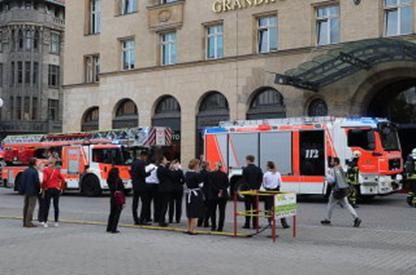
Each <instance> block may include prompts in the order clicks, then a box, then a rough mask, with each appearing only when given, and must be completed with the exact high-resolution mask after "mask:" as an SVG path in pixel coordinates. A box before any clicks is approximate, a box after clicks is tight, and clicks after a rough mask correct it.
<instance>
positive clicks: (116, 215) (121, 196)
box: [107, 167, 126, 234]
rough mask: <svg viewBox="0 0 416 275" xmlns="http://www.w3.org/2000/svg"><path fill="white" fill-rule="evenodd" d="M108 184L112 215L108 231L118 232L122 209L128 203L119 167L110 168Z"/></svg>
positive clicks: (109, 218)
mask: <svg viewBox="0 0 416 275" xmlns="http://www.w3.org/2000/svg"><path fill="white" fill-rule="evenodd" d="M107 184H108V188H109V189H110V215H109V216H108V223H107V232H108V233H113V234H116V233H120V231H118V230H117V226H118V221H119V220H120V214H121V210H123V207H124V204H125V203H126V195H125V190H124V184H123V181H122V180H121V178H120V170H119V169H118V168H117V167H113V168H111V169H110V172H109V173H108V178H107Z"/></svg>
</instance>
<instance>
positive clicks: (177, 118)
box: [152, 95, 181, 159]
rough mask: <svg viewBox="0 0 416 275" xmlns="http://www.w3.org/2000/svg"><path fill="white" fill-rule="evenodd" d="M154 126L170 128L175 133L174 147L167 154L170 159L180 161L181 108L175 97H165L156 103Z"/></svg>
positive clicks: (153, 118)
mask: <svg viewBox="0 0 416 275" xmlns="http://www.w3.org/2000/svg"><path fill="white" fill-rule="evenodd" d="M154 110H155V111H154V115H153V117H152V125H153V126H160V127H169V128H171V129H172V131H173V136H172V145H173V146H171V147H170V149H169V150H168V152H165V153H167V155H168V157H169V158H170V159H180V147H181V107H180V105H179V102H178V101H177V100H176V98H174V97H173V96H169V95H166V96H163V97H161V98H160V99H159V100H157V101H156V106H155V109H154Z"/></svg>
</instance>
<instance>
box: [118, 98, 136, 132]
mask: <svg viewBox="0 0 416 275" xmlns="http://www.w3.org/2000/svg"><path fill="white" fill-rule="evenodd" d="M138 125H139V115H138V111H137V106H136V104H135V103H134V102H133V101H132V100H131V99H123V100H121V101H120V102H119V103H118V104H117V105H116V109H115V116H114V119H113V129H120V128H133V127H137V126H138Z"/></svg>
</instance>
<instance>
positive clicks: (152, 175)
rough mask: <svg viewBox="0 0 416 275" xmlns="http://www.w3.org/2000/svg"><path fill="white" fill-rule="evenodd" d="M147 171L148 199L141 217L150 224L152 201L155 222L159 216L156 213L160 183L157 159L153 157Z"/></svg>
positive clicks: (146, 168)
mask: <svg viewBox="0 0 416 275" xmlns="http://www.w3.org/2000/svg"><path fill="white" fill-rule="evenodd" d="M145 171H146V175H148V176H147V177H146V179H145V181H146V191H147V193H148V196H147V199H146V201H145V202H144V204H145V205H144V206H143V207H142V210H143V211H142V213H143V217H141V219H143V221H144V222H145V223H146V224H148V223H150V222H151V221H152V220H151V216H152V211H151V205H152V201H153V213H154V214H153V220H154V222H156V223H157V222H158V218H157V215H156V213H158V212H157V210H158V200H157V193H158V192H157V190H158V185H159V179H158V178H157V166H156V164H155V161H154V160H153V158H151V160H150V163H149V164H148V165H146V167H145Z"/></svg>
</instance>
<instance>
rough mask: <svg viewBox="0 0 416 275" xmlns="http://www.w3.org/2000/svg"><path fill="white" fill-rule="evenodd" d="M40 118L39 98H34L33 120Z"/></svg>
mask: <svg viewBox="0 0 416 275" xmlns="http://www.w3.org/2000/svg"><path fill="white" fill-rule="evenodd" d="M36 119H38V98H37V97H34V98H32V120H36Z"/></svg>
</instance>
